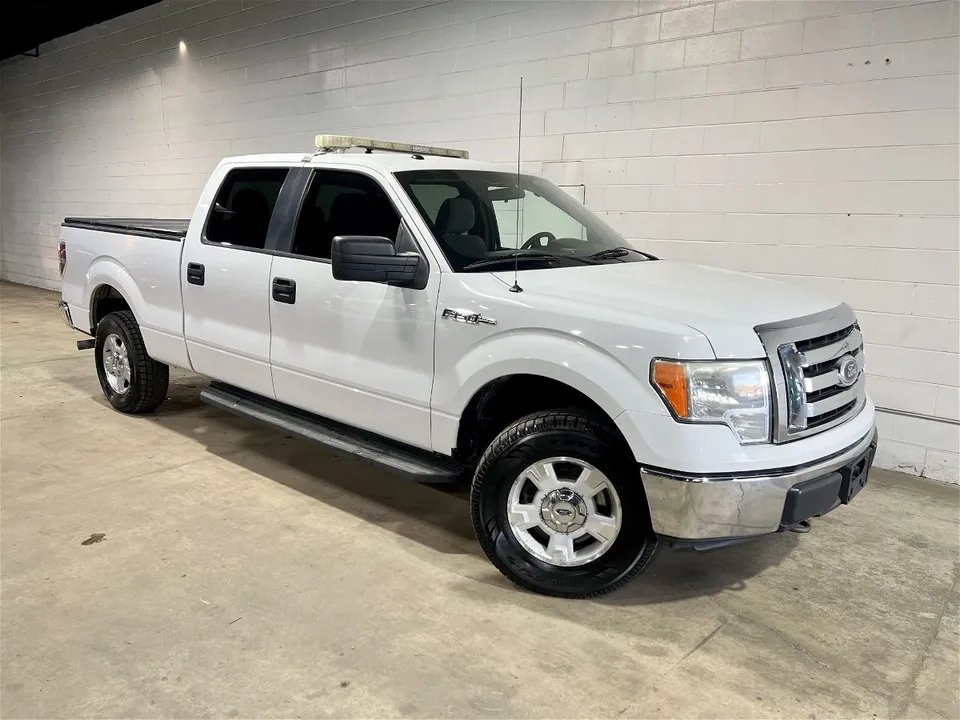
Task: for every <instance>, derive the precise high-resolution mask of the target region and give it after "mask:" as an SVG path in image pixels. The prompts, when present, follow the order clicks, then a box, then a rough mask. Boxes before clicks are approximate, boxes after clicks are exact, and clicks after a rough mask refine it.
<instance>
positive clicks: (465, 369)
mask: <svg viewBox="0 0 960 720" xmlns="http://www.w3.org/2000/svg"><path fill="white" fill-rule="evenodd" d="M317 144H318V152H316V153H314V154H307V155H303V154H297V155H256V156H250V157H237V158H229V159H226V160H224V161H222V162H221V163H220V164H219V166H218V167H217V169H216V170H215V171H214V173H213V175H212V176H211V178H210V180H209V182H208V183H207V185H206V187H205V188H204V190H203V192H202V193H201V195H200V199H199V202H198V203H197V207H196V209H195V211H194V213H193V217H192V218H190V219H189V220H145V219H103V218H101V219H95V218H67V219H66V220H65V221H64V223H63V229H62V236H61V241H60V263H61V268H60V270H61V275H62V277H63V300H62V302H61V303H60V306H61V312H62V314H63V317H64V319H65V321H66V322H67V324H68V325H69V326H71V327H73V328H75V329H77V330H80V331H81V332H83V333H87V334H89V335H91V336H93V338H95V340H94V339H90V340H83V341H80V342H79V343H78V346H79V347H81V348H83V347H88V348H89V347H95V357H96V367H97V374H98V376H99V378H100V383H101V385H102V387H103V392H104V394H105V395H106V397H107V399H108V400H109V401H110V403H111V404H112V405H113V406H114V407H115V408H116V409H117V410H119V411H121V412H126V413H143V412H150V411H151V410H153V409H154V408H155V407H157V406H158V405H159V404H160V403H161V402H163V400H164V398H165V397H166V392H167V384H168V378H169V372H168V366H169V365H176V366H179V367H183V368H188V369H191V370H193V371H195V372H197V373H200V374H203V375H206V376H209V377H210V378H212V379H213V381H214V382H212V383H211V384H210V385H209V386H208V387H207V388H206V389H205V390H203V393H202V396H203V398H204V399H205V400H206V401H208V402H210V403H212V404H214V405H217V406H220V407H222V408H225V409H227V410H229V411H232V412H236V413H241V414H246V415H249V416H253V417H256V418H259V419H261V420H264V421H266V422H268V423H271V424H273V425H276V426H278V427H280V428H282V429H283V430H284V431H286V432H294V433H298V434H300V435H302V436H305V437H307V438H311V439H313V440H316V441H319V442H321V443H325V444H327V445H329V446H331V447H332V448H334V449H335V450H337V451H341V452H349V453H353V454H356V455H359V456H361V457H363V458H366V459H368V460H371V461H373V462H375V463H379V464H381V465H384V466H387V467H389V468H392V469H393V470H394V471H396V472H397V473H399V474H403V475H406V476H409V477H412V478H414V479H417V480H420V481H424V482H445V481H456V480H458V479H461V478H465V477H471V476H472V486H471V492H470V511H471V513H472V517H473V525H474V528H475V529H476V533H477V537H478V538H479V541H480V544H481V546H482V547H483V550H484V551H485V552H486V554H487V555H488V556H489V558H490V560H491V561H492V562H493V563H494V565H496V567H497V568H498V569H499V570H500V571H501V572H503V573H504V574H505V575H506V576H507V577H509V578H510V579H511V580H513V581H514V582H516V583H517V584H519V585H521V586H523V587H525V588H528V589H530V590H533V591H536V592H540V593H545V594H549V595H558V596H567V597H589V596H594V595H599V594H602V593H605V592H608V591H610V590H613V589H615V588H617V587H620V586H622V585H624V584H625V583H627V582H628V581H629V580H631V579H632V578H634V577H635V576H637V575H639V574H640V573H641V572H643V570H644V569H645V568H646V567H647V566H648V565H649V563H650V562H651V560H652V559H653V556H654V553H655V551H656V549H657V547H658V544H659V543H661V542H666V543H670V544H671V545H679V546H692V547H694V548H698V549H705V548H711V547H716V546H719V545H723V544H728V543H731V542H737V541H740V540H744V539H747V538H751V537H755V536H757V535H762V534H766V533H774V532H778V531H783V530H790V529H797V528H798V527H806V521H807V520H808V519H809V518H811V517H816V516H820V515H823V514H825V513H828V512H830V511H831V510H833V509H834V508H836V507H837V506H839V505H841V504H846V503H849V502H850V501H851V499H852V498H853V497H854V495H856V493H857V492H858V491H859V490H860V489H861V488H862V487H863V485H864V484H865V483H866V480H867V474H868V472H869V470H870V467H871V463H872V460H873V455H874V452H875V449H876V443H877V439H876V438H877V436H876V431H875V427H874V407H873V404H872V403H871V402H870V400H869V399H868V398H867V395H866V392H865V387H864V385H865V378H864V375H863V363H864V356H863V347H862V339H861V335H860V330H859V327H858V325H857V319H856V317H855V316H854V314H853V312H852V310H851V309H850V308H849V307H848V306H847V305H844V304H837V303H836V302H835V301H832V300H829V299H826V298H823V297H819V296H817V295H811V294H810V293H808V292H804V291H801V290H798V289H796V288H794V287H791V286H790V285H787V284H783V283H780V282H775V281H771V280H766V279H761V278H758V277H754V276H750V275H744V274H739V273H734V272H728V271H723V270H715V269H711V268H707V267H702V266H699V265H694V264H686V263H680V262H671V261H669V260H658V259H657V258H654V257H653V256H651V255H648V254H646V253H643V252H641V251H639V250H637V249H634V248H633V247H631V246H630V244H629V243H627V242H626V241H624V240H623V239H622V238H621V237H620V236H619V235H618V234H617V233H616V232H615V231H614V230H612V229H611V228H610V227H608V226H607V225H606V224H605V223H604V222H603V221H602V220H601V219H599V218H598V217H596V216H595V215H593V214H592V213H591V212H590V211H589V210H587V209H586V208H585V207H583V206H582V205H581V204H580V203H578V202H577V201H576V200H574V199H573V198H572V197H571V196H569V195H568V194H567V193H566V192H564V191H563V190H561V189H559V188H557V187H556V186H554V185H552V184H551V183H549V182H547V181H545V180H543V179H541V178H538V177H535V176H531V175H521V174H517V173H510V172H504V171H503V170H502V169H498V168H496V167H493V166H488V165H484V164H482V163H477V162H471V161H469V160H467V159H466V153H463V152H460V151H455V150H449V149H444V148H432V147H425V146H416V145H399V144H395V143H384V142H378V141H372V140H370V141H365V140H362V139H359V138H348V137H344V136H331V135H325V136H318V138H317Z"/></svg>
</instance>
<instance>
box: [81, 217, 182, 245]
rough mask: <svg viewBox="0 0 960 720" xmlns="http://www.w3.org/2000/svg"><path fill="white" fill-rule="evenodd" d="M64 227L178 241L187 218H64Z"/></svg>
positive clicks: (180, 239) (180, 238)
mask: <svg viewBox="0 0 960 720" xmlns="http://www.w3.org/2000/svg"><path fill="white" fill-rule="evenodd" d="M63 225H64V227H76V228H86V229H87V230H99V231H101V232H111V233H120V234H122V235H141V236H143V237H155V238H161V239H162V240H176V241H177V242H180V241H182V240H183V238H185V237H186V235H187V227H188V226H189V225H190V221H189V220H171V219H168V218H81V217H68V218H64V221H63Z"/></svg>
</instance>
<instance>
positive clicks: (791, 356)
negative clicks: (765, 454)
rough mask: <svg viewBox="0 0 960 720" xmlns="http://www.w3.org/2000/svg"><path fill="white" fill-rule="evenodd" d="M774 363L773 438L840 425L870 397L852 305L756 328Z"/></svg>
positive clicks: (789, 437)
mask: <svg viewBox="0 0 960 720" xmlns="http://www.w3.org/2000/svg"><path fill="white" fill-rule="evenodd" d="M757 333H758V334H759V335H760V339H761V341H762V342H763V344H764V347H765V348H766V349H767V355H768V357H769V358H770V361H771V364H772V366H773V369H774V374H775V378H774V379H775V381H776V387H777V397H776V408H777V423H776V429H777V431H776V433H775V437H774V440H775V441H777V442H787V441H789V440H795V439H797V438H800V437H806V436H808V435H811V434H814V433H817V432H822V431H824V430H827V429H828V428H831V427H835V426H836V425H839V424H840V423H842V422H845V421H846V420H847V419H849V418H850V417H852V416H853V415H855V414H856V413H857V412H858V411H859V409H860V408H861V407H863V404H864V402H865V400H866V390H865V379H864V376H863V366H864V355H863V337H862V335H861V334H860V326H859V325H858V324H857V322H856V318H855V317H854V316H853V311H852V310H850V308H849V307H847V306H846V305H842V306H840V307H839V308H837V309H836V310H834V311H831V312H830V313H825V314H821V315H819V316H813V317H810V318H802V319H800V320H797V321H796V322H795V323H779V324H776V325H771V326H766V327H764V326H761V327H758V328H757Z"/></svg>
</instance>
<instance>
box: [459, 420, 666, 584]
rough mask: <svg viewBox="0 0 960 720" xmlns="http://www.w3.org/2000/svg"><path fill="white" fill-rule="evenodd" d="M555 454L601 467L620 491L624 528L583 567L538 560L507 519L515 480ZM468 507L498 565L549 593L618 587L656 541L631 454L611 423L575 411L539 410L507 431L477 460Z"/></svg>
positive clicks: (640, 567) (641, 565)
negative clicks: (536, 463)
mask: <svg viewBox="0 0 960 720" xmlns="http://www.w3.org/2000/svg"><path fill="white" fill-rule="evenodd" d="M555 456H566V457H573V458H577V459H580V460H584V461H586V462H588V463H590V464H591V465H593V466H594V467H596V468H598V469H599V470H600V471H601V472H603V473H604V474H605V475H606V476H607V478H608V479H609V480H610V482H611V483H612V484H613V485H614V487H615V489H616V491H617V495H619V497H620V503H621V509H622V513H623V520H622V524H621V527H620V532H619V534H618V535H617V537H616V539H615V540H614V541H613V544H612V545H611V546H610V548H609V549H608V550H607V551H606V552H605V553H604V554H603V555H601V556H600V557H598V558H597V559H596V560H594V561H592V562H589V563H587V564H585V565H580V566H574V567H558V566H555V565H552V564H549V563H546V562H544V561H542V560H540V559H538V558H536V557H535V556H534V555H533V554H531V553H530V552H528V551H527V550H526V549H524V548H523V547H522V545H521V544H520V542H519V541H518V540H517V538H516V536H515V535H514V532H513V530H512V529H510V527H509V523H508V520H507V500H508V496H509V492H510V488H511V486H512V484H513V482H514V480H515V479H516V478H517V477H519V476H520V474H521V473H522V472H523V471H524V470H525V469H526V468H528V467H529V466H530V465H532V464H533V463H535V462H537V461H538V460H543V459H546V458H549V457H555ZM470 511H471V514H472V517H473V527H474V530H475V531H476V533H477V538H478V539H479V541H480V545H481V547H483V551H484V552H485V553H486V554H487V557H489V558H490V560H491V562H493V564H494V565H495V566H496V567H497V569H498V570H500V572H501V573H503V574H504V575H506V576H507V577H508V578H509V579H510V580H512V581H513V582H515V583H516V584H517V585H519V586H520V587H523V588H526V589H527V590H531V591H533V592H536V593H540V594H543V595H552V596H555V597H567V598H589V597H597V596H599V595H604V594H606V593H608V592H611V591H613V590H616V589H617V588H619V587H622V586H623V585H626V584H627V583H628V582H630V581H631V580H633V579H634V578H635V577H637V576H638V575H640V574H641V573H642V572H643V571H644V570H646V568H647V567H648V566H649V565H650V562H651V561H652V560H653V557H654V554H655V553H656V550H657V545H658V542H657V536H656V535H655V534H654V532H653V529H652V528H651V525H650V512H649V509H648V507H647V500H646V495H645V494H644V492H643V486H642V485H641V480H640V473H639V471H638V469H637V465H636V462H635V460H634V458H633V454H632V453H631V452H630V450H629V448H628V447H626V445H625V443H624V441H623V439H622V438H621V436H620V435H619V433H617V431H616V429H615V428H613V427H611V426H610V424H609V423H608V422H605V421H602V420H598V419H597V418H595V417H592V416H590V415H586V414H581V413H577V412H573V411H564V410H552V411H546V412H538V413H534V414H532V415H528V416H527V417H524V418H521V419H520V420H518V421H517V422H515V423H513V424H512V425H510V426H509V427H507V428H506V429H505V430H504V431H503V432H501V433H500V434H499V435H498V436H497V437H496V438H495V439H494V441H493V442H492V443H491V444H490V446H489V447H488V448H487V450H486V452H485V453H484V454H483V457H482V458H481V459H480V464H479V465H478V466H477V471H476V474H475V475H474V478H473V485H472V486H471V488H470Z"/></svg>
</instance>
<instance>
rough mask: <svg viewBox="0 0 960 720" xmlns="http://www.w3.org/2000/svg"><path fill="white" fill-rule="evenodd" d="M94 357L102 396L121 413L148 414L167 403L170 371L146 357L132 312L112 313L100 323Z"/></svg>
mask: <svg viewBox="0 0 960 720" xmlns="http://www.w3.org/2000/svg"><path fill="white" fill-rule="evenodd" d="M95 355H96V363H97V377H98V378H99V379H100V387H101V388H102V389H103V394H104V396H105V397H106V398H107V400H108V401H109V402H110V404H111V405H113V407H115V408H116V409H117V410H119V411H120V412H124V413H131V414H138V413H148V412H150V411H151V410H153V409H155V408H156V407H157V406H158V405H159V404H160V403H162V402H163V401H164V400H165V399H166V396H167V387H168V385H169V383H170V368H169V366H167V365H165V364H164V363H161V362H157V361H156V360H154V359H153V358H152V357H150V356H149V355H147V348H146V346H145V345H144V343H143V336H142V335H141V334H140V327H139V326H138V325H137V321H136V318H134V316H133V313H132V312H130V311H129V310H120V311H117V312H112V313H110V314H109V315H107V316H106V317H104V318H103V320H101V321H100V324H99V325H97V344H96V348H95Z"/></svg>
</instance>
